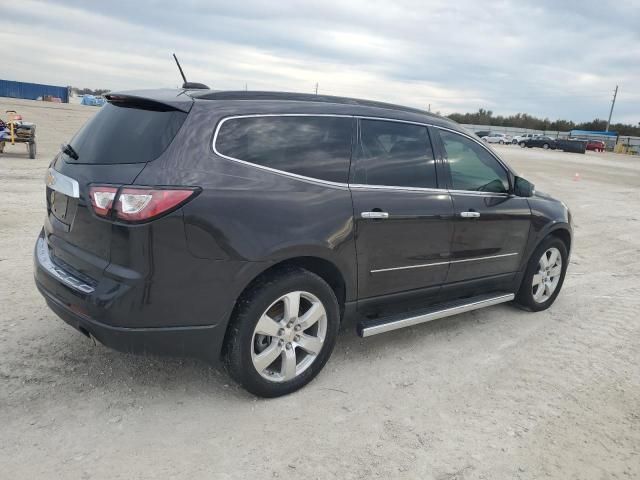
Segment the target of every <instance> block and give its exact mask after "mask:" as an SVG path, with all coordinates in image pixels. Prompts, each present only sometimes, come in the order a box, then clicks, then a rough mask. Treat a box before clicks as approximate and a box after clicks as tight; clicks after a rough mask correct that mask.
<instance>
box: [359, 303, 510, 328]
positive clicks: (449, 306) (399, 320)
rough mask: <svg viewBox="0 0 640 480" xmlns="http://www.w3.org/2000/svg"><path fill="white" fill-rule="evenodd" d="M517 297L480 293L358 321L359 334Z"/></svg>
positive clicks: (412, 323)
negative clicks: (420, 309) (402, 313)
mask: <svg viewBox="0 0 640 480" xmlns="http://www.w3.org/2000/svg"><path fill="white" fill-rule="evenodd" d="M514 298H515V295H514V294H513V293H499V294H495V293H494V294H491V295H478V296H475V297H470V298H465V299H463V300H457V301H455V302H449V303H443V304H440V305H435V306H434V307H433V308H430V309H428V310H422V311H420V312H410V313H409V314H408V315H409V316H407V314H404V315H394V316H390V317H383V318H376V319H375V320H368V321H361V322H360V323H358V335H360V336H361V337H370V336H371V335H377V334H378V333H385V332H390V331H392V330H397V329H399V328H405V327H411V326H413V325H417V324H419V323H425V322H430V321H432V320H437V319H439V318H444V317H450V316H451V315H457V314H459V313H464V312H470V311H472V310H477V309H479V308H484V307H490V306H492V305H497V304H499V303H504V302H510V301H511V300H513V299H514Z"/></svg>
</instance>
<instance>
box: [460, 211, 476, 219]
mask: <svg viewBox="0 0 640 480" xmlns="http://www.w3.org/2000/svg"><path fill="white" fill-rule="evenodd" d="M460 216H461V217H462V218H479V217H480V212H460Z"/></svg>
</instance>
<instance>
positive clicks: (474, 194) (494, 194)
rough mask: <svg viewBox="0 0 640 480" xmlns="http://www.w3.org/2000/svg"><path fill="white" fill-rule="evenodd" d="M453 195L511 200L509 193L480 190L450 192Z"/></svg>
mask: <svg viewBox="0 0 640 480" xmlns="http://www.w3.org/2000/svg"><path fill="white" fill-rule="evenodd" d="M449 193H451V195H467V196H472V197H496V198H509V197H510V196H511V194H509V193H498V192H482V191H480V190H449Z"/></svg>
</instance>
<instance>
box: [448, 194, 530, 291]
mask: <svg viewBox="0 0 640 480" xmlns="http://www.w3.org/2000/svg"><path fill="white" fill-rule="evenodd" d="M451 196H452V199H453V205H454V211H455V221H454V232H453V239H452V242H451V266H450V267H449V275H448V276H447V283H448V282H458V281H461V280H471V279H474V278H480V277H488V276H491V275H499V274H504V273H512V272H516V271H517V270H518V267H519V265H520V262H521V261H522V257H521V256H522V254H523V252H524V249H525V246H526V243H527V238H528V236H529V226H530V222H531V220H530V219H531V210H530V209H529V203H528V202H527V199H526V198H519V197H513V196H508V195H503V196H497V195H496V196H491V195H487V196H484V195H476V194H465V193H454V192H452V194H451ZM467 212H474V213H477V214H479V216H478V217H475V216H472V217H469V216H462V215H464V214H465V213H467Z"/></svg>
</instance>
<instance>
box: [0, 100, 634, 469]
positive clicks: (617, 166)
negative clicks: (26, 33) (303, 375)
mask: <svg viewBox="0 0 640 480" xmlns="http://www.w3.org/2000/svg"><path fill="white" fill-rule="evenodd" d="M9 108H15V109H17V110H19V111H21V112H22V113H23V115H24V117H25V120H30V121H34V122H36V123H37V124H38V134H39V137H38V138H39V142H40V144H39V158H38V159H36V160H29V159H28V158H27V156H26V149H25V150H24V151H23V148H22V147H20V148H19V149H18V147H7V149H6V153H5V154H4V155H0V193H1V199H2V202H1V203H0V304H1V305H2V309H1V310H0V385H1V388H0V470H1V471H2V472H4V473H2V474H1V476H2V477H3V478H7V479H27V478H29V479H30V478H48V479H57V478H60V479H71V478H82V479H90V478H96V479H97V478H105V479H107V478H108V479H138V478H158V479H170V478H189V479H193V480H196V479H203V478H216V479H218V478H220V479H228V478H239V479H240V478H243V479H244V478H251V477H254V478H272V477H280V478H310V479H313V478H339V479H341V480H343V479H354V478H372V477H379V478H407V479H413V478H420V479H438V480H444V479H449V480H453V479H511V478H515V479H518V478H519V479H539V478H557V479H613V478H616V479H627V478H640V354H639V353H638V352H639V347H640V315H639V314H638V310H639V307H640V281H639V280H640V255H639V250H640V158H633V157H625V156H620V155H614V154H594V153H587V154H586V155H578V154H570V153H563V152H552V151H543V150H540V149H531V150H529V149H520V148H518V147H512V146H505V147H498V148H497V150H498V151H499V153H500V154H501V155H503V157H504V158H505V159H506V160H507V161H508V162H510V164H511V165H513V166H514V167H515V168H516V169H517V170H518V171H519V172H520V173H521V174H522V175H523V176H525V177H526V178H528V179H530V180H531V181H533V182H534V183H535V184H536V185H537V186H538V188H539V189H540V190H543V191H546V192H548V193H550V194H552V195H556V196H558V197H560V198H562V199H563V200H564V201H565V202H566V203H567V204H568V205H569V206H570V207H571V209H572V212H573V214H574V220H575V241H574V242H575V246H574V249H573V254H572V258H571V266H570V268H569V272H568V276H567V279H566V282H565V285H564V288H563V292H562V293H561V295H560V296H559V298H558V300H557V301H556V303H555V305H554V306H553V307H552V308H551V309H549V310H547V311H545V312H542V313H537V314H532V313H527V312H524V311H521V310H518V309H516V308H514V307H513V306H511V305H499V306H496V307H492V308H488V309H484V310H479V311H475V312H471V313H468V314H464V315H460V316H457V317H451V318H448V319H443V320H439V321H435V322H432V323H429V324H425V325H421V326H417V327H413V328H410V329H405V330H399V331H396V332H392V333H388V334H385V335H380V336H376V337H372V338H370V339H366V340H363V339H360V338H358V337H357V336H355V334H352V333H350V332H344V333H343V334H342V335H341V337H340V339H339V341H338V345H337V347H336V350H335V353H334V354H333V357H332V358H331V360H330V361H329V363H328V364H327V366H326V368H325V370H324V371H323V373H322V374H320V376H319V377H318V378H317V379H316V380H315V381H314V382H312V383H311V384H310V385H309V386H307V387H306V388H305V389H303V390H302V391H300V392H297V393H295V394H293V395H290V396H288V397H285V398H280V399H275V400H260V399H256V398H254V397H252V396H250V395H249V394H247V393H245V392H244V391H243V390H241V389H239V388H237V387H236V386H235V385H234V384H232V383H231V382H230V380H229V379H228V378H227V377H226V376H225V375H224V373H221V372H219V371H217V370H216V369H213V368H211V367H209V366H207V365H205V364H203V363H199V362H196V361H192V360H179V359H163V358H154V357H137V356H130V355H124V354H120V353H116V352H112V351H109V350H107V349H106V348H104V347H102V346H99V345H98V346H93V345H92V344H91V343H90V342H89V341H88V340H87V339H86V338H84V337H83V336H82V335H80V334H79V333H77V332H75V331H74V330H73V329H72V328H71V327H68V326H67V325H66V324H64V323H63V322H62V321H60V320H59V319H58V318H57V317H56V316H55V315H54V314H53V313H52V312H50V311H49V309H48V308H47V307H46V306H45V303H44V301H43V299H42V298H41V297H40V295H39V294H38V293H37V291H36V288H35V286H34V284H33V279H32V264H31V262H32V261H31V250H32V247H33V243H34V240H35V238H36V235H37V233H38V231H39V230H40V228H41V225H42V219H43V216H44V196H43V190H44V186H43V177H44V172H45V168H46V166H47V165H48V162H49V161H50V159H51V158H52V156H53V154H54V153H55V150H56V148H57V146H58V145H59V144H60V143H61V142H63V141H67V140H68V139H69V138H70V136H71V135H72V134H73V132H74V131H75V130H77V128H78V127H79V126H80V125H81V124H82V123H83V122H84V121H85V120H86V119H87V118H88V117H89V116H90V115H91V114H92V113H93V112H95V109H94V108H92V107H82V106H74V105H51V104H42V103H36V102H28V101H15V100H10V99H0V112H4V110H7V109H9ZM0 115H2V114H0Z"/></svg>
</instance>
